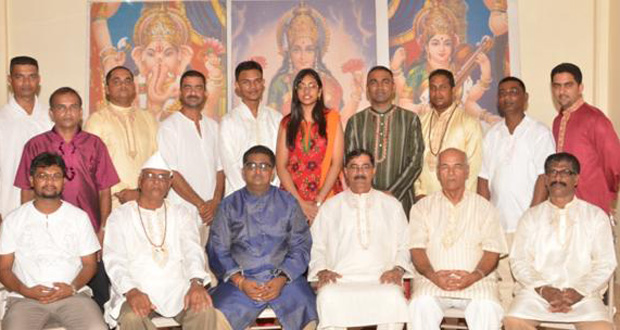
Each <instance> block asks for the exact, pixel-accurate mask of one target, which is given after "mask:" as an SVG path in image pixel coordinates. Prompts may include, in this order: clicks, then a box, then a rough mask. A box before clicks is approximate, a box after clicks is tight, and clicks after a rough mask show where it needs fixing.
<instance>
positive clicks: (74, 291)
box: [71, 283, 77, 296]
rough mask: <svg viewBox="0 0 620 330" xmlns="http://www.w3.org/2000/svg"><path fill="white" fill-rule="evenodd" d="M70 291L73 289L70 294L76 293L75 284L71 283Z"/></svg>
mask: <svg viewBox="0 0 620 330" xmlns="http://www.w3.org/2000/svg"><path fill="white" fill-rule="evenodd" d="M71 291H73V293H72V295H74V296H75V295H76V294H77V289H76V288H75V285H73V283H71Z"/></svg>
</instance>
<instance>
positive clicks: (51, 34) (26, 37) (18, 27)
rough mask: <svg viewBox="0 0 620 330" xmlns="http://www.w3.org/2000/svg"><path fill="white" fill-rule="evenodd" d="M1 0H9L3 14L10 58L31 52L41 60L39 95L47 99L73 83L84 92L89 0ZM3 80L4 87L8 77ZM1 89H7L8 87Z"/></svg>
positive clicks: (3, 101) (74, 86) (80, 91)
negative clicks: (60, 88) (59, 89)
mask: <svg viewBox="0 0 620 330" xmlns="http://www.w3.org/2000/svg"><path fill="white" fill-rule="evenodd" d="M2 1H8V5H7V9H6V15H4V16H2V18H3V19H2V21H3V22H7V26H8V27H7V34H8V47H7V48H6V49H7V57H8V60H10V59H11V58H12V57H13V56H18V55H28V56H32V57H34V58H36V59H37V60H38V61H39V72H40V74H41V94H40V97H41V98H42V99H43V100H44V101H45V102H46V103H47V99H48V97H49V95H50V94H51V93H52V92H53V91H54V90H55V89H57V88H59V87H62V86H70V87H72V88H74V89H76V90H77V91H78V92H79V93H80V95H85V94H84V92H85V91H86V90H87V89H86V85H87V81H88V77H87V70H86V68H87V66H86V64H87V53H88V49H87V37H88V32H87V15H86V8H87V1H84V0H54V1H42V0H2ZM4 17H6V20H4ZM5 63H6V62H5ZM6 74H8V64H7V65H6ZM6 74H5V75H6ZM2 80H3V81H2V83H3V84H4V86H3V87H5V86H6V79H2ZM2 89H3V90H6V87H5V88H2ZM5 102H6V96H5V95H0V103H1V104H4V103H5Z"/></svg>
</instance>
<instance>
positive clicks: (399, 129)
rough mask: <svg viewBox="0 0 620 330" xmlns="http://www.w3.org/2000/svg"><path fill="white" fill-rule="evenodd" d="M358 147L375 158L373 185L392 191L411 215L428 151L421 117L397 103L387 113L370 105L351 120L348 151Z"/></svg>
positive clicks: (346, 132)
mask: <svg viewBox="0 0 620 330" xmlns="http://www.w3.org/2000/svg"><path fill="white" fill-rule="evenodd" d="M357 148H363V149H366V150H368V151H370V152H371V153H372V154H373V156H374V157H375V167H376V172H375V177H374V179H373V187H374V188H375V189H377V190H383V191H389V192H390V193H392V194H393V195H394V197H396V198H397V199H398V200H399V201H400V202H401V203H402V205H403V208H404V209H405V214H409V210H410V209H411V206H412V205H413V196H414V191H413V182H414V181H415V180H416V179H417V177H418V175H420V172H421V171H422V154H423V153H424V139H423V138H422V130H421V125H420V120H419V118H418V116H417V115H416V114H415V113H413V112H411V111H408V110H405V109H402V108H400V107H397V106H392V108H391V109H390V110H388V111H386V112H384V113H382V112H378V111H376V110H374V109H372V108H370V107H369V108H366V109H364V110H363V111H360V112H358V113H357V114H355V115H354V116H353V117H351V118H350V119H349V121H348V123H347V128H346V130H345V152H347V153H348V152H349V151H351V150H354V149H357Z"/></svg>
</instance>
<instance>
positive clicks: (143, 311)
mask: <svg viewBox="0 0 620 330" xmlns="http://www.w3.org/2000/svg"><path fill="white" fill-rule="evenodd" d="M125 297H126V298H127V303H128V304H129V306H130V307H131V310H132V311H133V312H134V313H135V314H136V315H138V316H140V317H146V316H148V315H149V314H151V311H153V310H154V309H155V306H154V305H153V304H152V303H151V300H150V299H149V296H147V295H146V294H144V293H143V292H142V291H140V290H138V289H136V288H133V289H131V290H129V291H127V293H126V294H125Z"/></svg>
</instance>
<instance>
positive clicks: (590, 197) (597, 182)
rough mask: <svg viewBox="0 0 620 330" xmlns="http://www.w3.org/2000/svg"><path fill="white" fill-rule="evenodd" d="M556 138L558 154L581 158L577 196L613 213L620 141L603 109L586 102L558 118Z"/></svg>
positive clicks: (616, 188)
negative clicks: (566, 153) (568, 154)
mask: <svg viewBox="0 0 620 330" xmlns="http://www.w3.org/2000/svg"><path fill="white" fill-rule="evenodd" d="M567 116H568V117H567ZM563 117H567V118H564V122H565V127H564V129H560V128H561V126H562V120H563ZM553 137H554V138H555V140H556V143H557V146H558V152H568V153H571V154H573V155H575V156H576V157H577V159H579V163H580V164H581V173H580V175H579V183H578V186H577V197H578V198H580V199H583V200H585V201H587V202H590V203H592V204H594V205H596V206H599V207H600V208H602V209H603V210H605V212H607V213H608V214H609V212H610V211H611V202H612V201H613V200H614V199H615V198H616V196H617V194H618V184H619V183H620V141H618V135H617V134H616V131H615V130H614V127H613V125H612V124H611V122H610V121H609V119H607V117H605V114H603V113H602V112H601V110H599V109H597V108H595V107H593V106H591V105H589V104H587V103H583V104H582V105H581V106H580V107H579V108H577V109H576V110H574V111H571V112H566V113H560V114H558V115H557V116H556V117H555V119H554V120H553ZM559 141H562V143H560V142H559Z"/></svg>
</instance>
